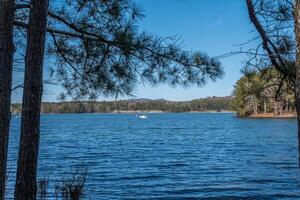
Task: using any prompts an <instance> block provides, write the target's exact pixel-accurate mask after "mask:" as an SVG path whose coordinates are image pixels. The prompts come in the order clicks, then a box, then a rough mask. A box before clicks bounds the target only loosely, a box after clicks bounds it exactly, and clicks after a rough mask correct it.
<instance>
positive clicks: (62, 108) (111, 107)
mask: <svg viewBox="0 0 300 200" xmlns="http://www.w3.org/2000/svg"><path fill="white" fill-rule="evenodd" d="M11 110H12V113H20V111H21V104H13V105H12V108H11ZM232 110H233V97H230V96H228V97H208V98H203V99H196V100H192V101H179V102H175V101H166V100H150V99H134V100H119V101H100V102H95V101H71V102H59V103H53V102H52V103H50V102H48V103H47V102H45V103H42V105H41V112H42V113H111V112H149V111H162V112H202V111H232Z"/></svg>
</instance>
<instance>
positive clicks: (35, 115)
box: [15, 0, 48, 200]
mask: <svg viewBox="0 0 300 200" xmlns="http://www.w3.org/2000/svg"><path fill="white" fill-rule="evenodd" d="M47 11H48V0H32V1H31V10H30V16H29V26H28V29H27V47H26V56H25V77H24V91H23V101H22V120H21V136H20V147H19V157H18V167H17V177H16V185H15V200H24V199H26V200H34V199H36V191H37V181H36V177H37V164H38V152H39V138H40V110H41V99H42V92H43V61H44V49H45V38H46V24H47Z"/></svg>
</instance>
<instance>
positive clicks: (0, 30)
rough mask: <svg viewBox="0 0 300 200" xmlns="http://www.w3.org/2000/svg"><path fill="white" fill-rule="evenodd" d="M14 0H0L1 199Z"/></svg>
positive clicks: (4, 179) (10, 85)
mask: <svg viewBox="0 0 300 200" xmlns="http://www.w3.org/2000/svg"><path fill="white" fill-rule="evenodd" d="M13 20H14V0H3V1H0V200H4V196H5V183H6V167H7V150H8V138H9V125H10V103H11V88H12V67H13V54H14V45H13Z"/></svg>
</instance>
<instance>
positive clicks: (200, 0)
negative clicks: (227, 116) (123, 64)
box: [13, 0, 253, 102]
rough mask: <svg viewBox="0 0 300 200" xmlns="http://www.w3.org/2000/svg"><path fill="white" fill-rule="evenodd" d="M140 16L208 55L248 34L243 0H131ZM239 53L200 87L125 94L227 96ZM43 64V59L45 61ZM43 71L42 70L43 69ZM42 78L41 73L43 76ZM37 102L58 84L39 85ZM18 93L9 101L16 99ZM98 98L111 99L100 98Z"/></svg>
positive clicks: (241, 58)
mask: <svg viewBox="0 0 300 200" xmlns="http://www.w3.org/2000/svg"><path fill="white" fill-rule="evenodd" d="M137 2H138V4H139V5H140V6H141V7H142V8H143V11H144V12H143V13H144V15H145V17H144V18H143V19H142V20H141V21H140V22H139V29H140V30H145V31H147V32H150V33H153V34H155V35H157V36H162V37H167V36H174V35H177V36H180V37H181V38H182V40H183V41H184V43H183V44H184V47H185V49H186V50H200V51H202V52H205V53H207V54H208V55H209V56H220V55H223V54H226V53H228V52H231V51H238V50H239V49H240V46H239V44H241V43H244V42H246V41H248V40H250V39H251V38H252V37H253V27H252V26H251V24H250V22H249V19H248V15H247V9H246V5H245V1H244V0H137ZM246 59H247V58H246V56H245V55H236V56H232V57H228V58H225V59H221V60H220V61H221V62H222V66H223V69H224V71H225V76H224V77H223V78H222V79H218V80H217V81H216V82H211V81H209V82H208V84H207V85H205V86H203V87H196V86H195V87H190V88H183V87H176V88H174V87H169V86H167V85H160V86H158V87H154V88H153V87H151V86H149V85H142V84H141V85H138V86H137V88H136V89H135V91H134V92H133V94H134V95H135V96H134V97H120V98H121V99H128V98H150V99H166V100H173V101H185V100H192V99H198V98H204V97H208V96H228V95H231V92H232V90H233V85H234V84H235V82H236V81H237V80H238V79H239V78H240V77H241V76H242V74H241V72H240V70H241V68H242V67H243V65H244V63H245V61H246ZM46 65H47V63H46ZM45 76H47V74H45ZM44 79H47V77H44ZM44 89H45V91H46V92H45V94H44V96H43V101H57V97H58V94H59V93H60V92H61V91H62V90H61V88H60V87H59V86H49V85H46V86H45V87H44ZM20 99H21V94H19V92H18V93H17V94H14V95H13V101H14V102H16V101H20ZM99 100H112V98H104V97H100V98H99Z"/></svg>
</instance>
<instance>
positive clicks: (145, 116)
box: [139, 115, 148, 119]
mask: <svg viewBox="0 0 300 200" xmlns="http://www.w3.org/2000/svg"><path fill="white" fill-rule="evenodd" d="M139 118H141V119H147V118H148V116H147V115H139Z"/></svg>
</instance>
